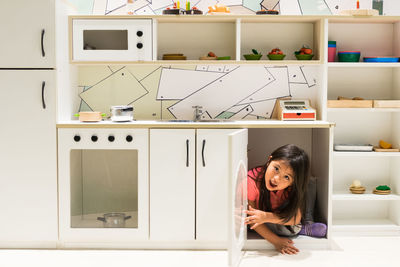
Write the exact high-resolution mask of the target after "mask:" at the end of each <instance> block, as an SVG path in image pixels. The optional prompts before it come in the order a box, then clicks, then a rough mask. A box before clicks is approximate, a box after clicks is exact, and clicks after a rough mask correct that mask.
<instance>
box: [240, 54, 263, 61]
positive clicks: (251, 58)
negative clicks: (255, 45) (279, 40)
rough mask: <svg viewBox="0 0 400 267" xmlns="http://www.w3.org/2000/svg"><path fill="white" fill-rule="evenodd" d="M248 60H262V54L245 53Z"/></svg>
mask: <svg viewBox="0 0 400 267" xmlns="http://www.w3.org/2000/svg"><path fill="white" fill-rule="evenodd" d="M243 56H244V58H245V59H246V60H260V58H261V57H262V55H256V54H248V55H243Z"/></svg>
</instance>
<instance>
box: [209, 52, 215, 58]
mask: <svg viewBox="0 0 400 267" xmlns="http://www.w3.org/2000/svg"><path fill="white" fill-rule="evenodd" d="M208 56H209V57H216V55H215V54H214V52H208Z"/></svg>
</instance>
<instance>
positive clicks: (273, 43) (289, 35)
mask: <svg viewBox="0 0 400 267" xmlns="http://www.w3.org/2000/svg"><path fill="white" fill-rule="evenodd" d="M255 17H256V18H254V19H252V18H243V19H241V25H240V26H241V35H240V50H241V53H240V54H241V55H243V54H246V52H247V51H250V50H251V49H257V50H258V51H260V53H261V54H270V53H272V52H273V51H272V50H273V49H276V48H278V49H279V50H280V51H283V52H284V54H285V57H284V59H283V61H288V60H289V61H290V60H298V61H299V62H305V61H306V60H311V61H319V60H321V59H323V58H324V47H323V46H322V38H323V36H324V34H323V24H324V21H323V20H315V21H308V20H304V21H302V20H293V21H290V20H287V21H285V20H280V19H279V18H277V19H276V20H275V19H274V18H275V16H273V17H271V18H269V17H265V16H262V18H260V19H258V17H260V16H255ZM304 49H307V53H305V52H304V51H303V50H304ZM300 53H301V54H302V55H303V54H306V55H309V56H306V57H307V58H303V56H300V58H299V57H298V56H297V55H298V54H300ZM242 59H244V58H242Z"/></svg>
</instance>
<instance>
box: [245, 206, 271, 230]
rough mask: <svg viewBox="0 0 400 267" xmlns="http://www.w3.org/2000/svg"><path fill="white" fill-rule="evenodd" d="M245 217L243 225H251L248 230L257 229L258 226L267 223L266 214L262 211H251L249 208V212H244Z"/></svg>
mask: <svg viewBox="0 0 400 267" xmlns="http://www.w3.org/2000/svg"><path fill="white" fill-rule="evenodd" d="M246 213H247V215H248V216H247V217H246V219H245V221H244V222H245V224H253V225H252V226H251V227H250V229H254V228H257V227H258V226H259V225H261V224H263V223H265V222H267V219H268V213H267V212H264V211H262V210H256V209H253V208H252V207H251V206H249V210H246Z"/></svg>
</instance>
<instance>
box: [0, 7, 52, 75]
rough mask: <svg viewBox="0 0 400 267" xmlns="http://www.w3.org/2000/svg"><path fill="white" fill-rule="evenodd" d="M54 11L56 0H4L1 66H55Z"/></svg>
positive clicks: (0, 13)
mask: <svg viewBox="0 0 400 267" xmlns="http://www.w3.org/2000/svg"><path fill="white" fill-rule="evenodd" d="M54 14H55V7H54V0H35V1H26V0H1V1H0V36H1V42H0V58H1V60H0V68H54V67H55V53H54V51H55V49H54V44H55V38H54V35H55V34H54V32H55V30H54V29H55V19H54Z"/></svg>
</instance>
